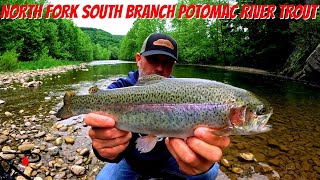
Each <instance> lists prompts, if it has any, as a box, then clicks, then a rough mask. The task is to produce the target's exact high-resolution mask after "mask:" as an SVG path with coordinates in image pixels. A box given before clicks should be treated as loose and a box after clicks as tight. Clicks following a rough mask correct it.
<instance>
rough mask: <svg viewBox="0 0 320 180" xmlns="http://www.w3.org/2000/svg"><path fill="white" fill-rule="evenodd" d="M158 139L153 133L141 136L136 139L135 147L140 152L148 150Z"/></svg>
mask: <svg viewBox="0 0 320 180" xmlns="http://www.w3.org/2000/svg"><path fill="white" fill-rule="evenodd" d="M158 139H159V138H158V137H157V136H153V135H147V136H141V137H139V138H138V139H137V140H136V148H137V149H138V151H140V153H147V152H150V151H151V150H152V149H153V148H154V147H155V146H156V144H157V142H158Z"/></svg>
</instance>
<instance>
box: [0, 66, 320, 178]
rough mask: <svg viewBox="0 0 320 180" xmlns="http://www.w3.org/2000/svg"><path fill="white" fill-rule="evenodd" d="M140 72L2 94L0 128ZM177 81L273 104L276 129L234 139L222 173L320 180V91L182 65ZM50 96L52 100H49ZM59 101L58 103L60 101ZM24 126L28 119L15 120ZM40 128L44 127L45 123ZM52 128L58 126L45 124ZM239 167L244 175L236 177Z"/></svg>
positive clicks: (92, 75)
mask: <svg viewBox="0 0 320 180" xmlns="http://www.w3.org/2000/svg"><path fill="white" fill-rule="evenodd" d="M135 69H136V64H135V63H127V62H122V61H99V62H94V63H92V65H91V66H89V67H88V69H87V70H74V71H69V72H67V73H64V74H60V75H52V76H47V77H45V78H44V79H42V82H43V84H42V85H41V86H40V87H39V88H35V89H30V88H29V89H27V88H20V87H17V88H16V89H8V90H0V99H1V100H4V101H6V103H5V105H0V123H1V124H2V123H6V122H7V121H8V120H10V118H12V117H7V116H5V115H4V112H5V111H9V112H12V113H14V114H18V113H19V111H20V110H24V111H25V112H24V113H25V114H26V115H37V114H39V113H40V112H41V113H42V114H43V115H44V116H46V115H48V113H49V111H50V110H52V109H54V110H55V109H56V107H57V104H58V103H59V102H61V97H62V96H63V95H64V92H65V91H66V90H74V91H76V92H77V93H80V94H86V93H87V90H88V88H89V87H91V86H93V85H97V86H98V87H99V88H106V86H107V85H108V84H109V83H111V82H112V81H114V80H116V79H117V78H119V77H126V76H127V73H128V72H129V71H134V70H135ZM173 75H174V76H175V77H187V78H189V77H190V78H191V77H194V78H203V79H211V80H216V81H220V82H223V83H227V84H231V85H233V86H237V87H240V88H243V89H246V90H249V91H251V92H253V93H255V94H257V95H258V96H261V97H263V98H264V99H266V100H268V101H269V102H270V104H271V105H272V106H273V109H274V114H273V115H272V116H271V119H270V120H269V123H268V124H271V125H272V126H273V130H272V131H270V132H268V133H264V134H259V135H250V136H232V137H231V141H232V143H231V144H230V146H229V147H228V148H226V149H225V150H224V156H223V158H224V159H227V160H228V161H229V163H230V167H225V166H221V167H220V169H221V170H222V171H223V172H225V173H226V174H227V175H228V176H229V177H230V178H231V179H234V178H236V177H239V176H240V177H241V176H243V175H246V176H248V175H250V174H251V173H252V171H253V169H254V171H255V172H256V173H261V174H264V175H266V176H267V177H269V178H270V179H272V176H273V175H274V171H273V172H272V171H270V170H266V169H263V168H262V166H261V165H259V163H264V164H268V165H270V166H271V167H272V168H273V169H274V170H275V171H276V172H278V173H279V175H280V177H281V179H320V89H319V88H316V87H312V86H309V85H306V84H303V83H301V82H295V81H291V80H286V79H283V78H276V77H272V76H264V75H260V74H249V73H244V72H232V71H226V70H222V69H215V68H212V67H200V66H184V65H177V66H176V68H175V70H174V73H173ZM45 97H51V98H52V100H48V99H47V100H46V99H45ZM57 97H58V98H57ZM16 121H21V123H23V119H16ZM40 123H41V122H40ZM43 123H47V124H48V126H49V125H52V124H53V123H54V122H43ZM239 153H253V154H254V155H255V159H256V160H255V161H252V162H249V161H243V160H241V159H240V158H239V157H238V156H239ZM235 167H237V168H240V169H242V170H243V171H242V173H241V174H240V175H239V174H236V173H234V172H232V169H234V168H235Z"/></svg>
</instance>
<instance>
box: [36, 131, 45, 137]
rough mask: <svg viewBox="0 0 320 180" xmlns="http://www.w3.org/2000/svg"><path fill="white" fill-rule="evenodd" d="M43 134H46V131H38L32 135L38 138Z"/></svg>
mask: <svg viewBox="0 0 320 180" xmlns="http://www.w3.org/2000/svg"><path fill="white" fill-rule="evenodd" d="M45 134H46V132H45V131H42V132H39V133H38V134H36V135H34V137H36V138H39V137H42V136H44V135H45Z"/></svg>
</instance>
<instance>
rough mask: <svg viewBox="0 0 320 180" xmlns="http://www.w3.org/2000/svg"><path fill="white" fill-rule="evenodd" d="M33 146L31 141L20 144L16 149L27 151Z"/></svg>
mask: <svg viewBox="0 0 320 180" xmlns="http://www.w3.org/2000/svg"><path fill="white" fill-rule="evenodd" d="M33 148H34V144H31V143H27V144H22V145H20V146H18V149H19V150H21V151H29V150H32V149H33Z"/></svg>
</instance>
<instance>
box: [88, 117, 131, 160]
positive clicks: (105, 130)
mask: <svg viewBox="0 0 320 180" xmlns="http://www.w3.org/2000/svg"><path fill="white" fill-rule="evenodd" d="M84 121H85V123H86V124H87V125H88V126H91V128H90V130H89V136H90V138H91V139H92V146H93V147H94V148H95V149H96V150H97V151H98V153H99V155H100V156H101V157H104V158H107V159H110V160H113V159H115V158H116V157H117V156H118V155H119V154H120V153H121V152H122V151H124V150H125V149H126V147H127V146H128V145H129V141H130V139H131V137H132V134H131V132H126V131H121V130H119V129H116V128H115V127H114V125H115V121H114V119H113V118H112V117H110V116H108V114H106V113H100V112H99V113H89V114H88V115H86V117H85V118H84Z"/></svg>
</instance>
